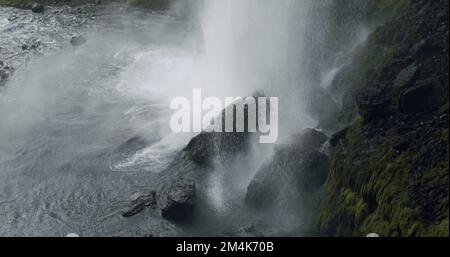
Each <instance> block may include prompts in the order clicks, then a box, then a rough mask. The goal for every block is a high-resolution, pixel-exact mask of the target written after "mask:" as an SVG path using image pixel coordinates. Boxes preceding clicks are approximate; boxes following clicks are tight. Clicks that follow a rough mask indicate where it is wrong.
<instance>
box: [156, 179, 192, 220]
mask: <svg viewBox="0 0 450 257" xmlns="http://www.w3.org/2000/svg"><path fill="white" fill-rule="evenodd" d="M194 198H195V181H193V180H189V179H178V180H176V181H174V182H172V183H169V184H166V185H165V186H163V188H161V190H160V191H159V192H158V198H157V199H158V208H159V209H160V212H161V216H162V217H164V218H166V219H168V220H172V221H175V222H186V221H189V220H190V219H191V218H192V215H193V212H194V207H195V203H194Z"/></svg>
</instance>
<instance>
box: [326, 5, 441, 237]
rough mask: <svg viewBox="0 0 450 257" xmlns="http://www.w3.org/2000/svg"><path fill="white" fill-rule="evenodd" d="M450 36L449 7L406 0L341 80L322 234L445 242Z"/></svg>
mask: <svg viewBox="0 0 450 257" xmlns="http://www.w3.org/2000/svg"><path fill="white" fill-rule="evenodd" d="M378 2H379V3H381V1H378ZM383 2H384V1H383ZM387 2H389V1H387ZM374 4H375V2H374ZM448 37H449V34H448V1H425V0H413V1H410V4H408V7H407V8H406V9H404V10H402V11H400V12H398V13H397V14H395V15H393V16H392V19H390V20H388V21H386V23H385V24H383V25H381V26H380V27H378V28H377V29H376V30H375V31H374V32H373V33H372V34H371V35H370V37H369V39H368V41H367V43H366V45H365V46H364V47H363V48H361V49H359V52H358V53H357V54H356V55H355V57H354V59H353V64H352V65H351V66H349V68H347V69H345V71H342V73H341V74H338V76H337V77H338V78H340V85H348V87H346V89H345V92H344V95H345V97H344V103H343V108H342V110H341V122H343V123H352V125H351V127H350V128H348V129H346V130H344V131H341V132H340V133H338V134H337V135H336V137H335V139H333V140H332V142H330V143H331V145H332V146H333V147H332V150H331V174H330V177H329V179H328V181H327V183H326V188H325V195H324V200H323V202H322V206H321V208H320V215H319V222H318V230H319V233H320V234H321V235H325V236H364V235H367V234H369V233H377V234H379V235H380V236H448V234H449V228H448V224H449V223H448V220H449V218H448V216H449V211H448V206H449V205H448V204H449V203H448V197H449V186H448V180H449V176H448V175H449V170H448V162H449V160H448V133H449V132H448V88H449V84H448V62H449V60H448ZM352 74H354V75H352ZM349 114H351V115H349ZM358 114H359V117H358ZM355 119H356V120H355Z"/></svg>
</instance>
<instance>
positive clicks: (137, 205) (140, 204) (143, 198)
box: [122, 191, 156, 218]
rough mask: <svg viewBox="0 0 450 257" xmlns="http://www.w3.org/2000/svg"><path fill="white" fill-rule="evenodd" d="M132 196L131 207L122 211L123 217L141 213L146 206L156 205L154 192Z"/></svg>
mask: <svg viewBox="0 0 450 257" xmlns="http://www.w3.org/2000/svg"><path fill="white" fill-rule="evenodd" d="M132 198H134V199H132V202H131V207H130V208H129V209H127V210H126V211H124V212H123V213H122V216H123V217H126V218H129V217H132V216H134V215H136V214H138V213H141V212H142V211H144V210H145V209H147V208H150V207H155V206H156V192H155V191H151V192H149V193H145V194H139V195H135V196H133V197H132Z"/></svg>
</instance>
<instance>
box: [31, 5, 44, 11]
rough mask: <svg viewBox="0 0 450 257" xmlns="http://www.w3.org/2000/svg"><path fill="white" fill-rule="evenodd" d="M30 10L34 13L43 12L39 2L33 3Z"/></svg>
mask: <svg viewBox="0 0 450 257" xmlns="http://www.w3.org/2000/svg"><path fill="white" fill-rule="evenodd" d="M31 11H32V12H34V13H42V12H44V6H43V5H42V4H40V3H33V5H32V6H31Z"/></svg>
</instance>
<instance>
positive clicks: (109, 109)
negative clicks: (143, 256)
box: [0, 0, 358, 236]
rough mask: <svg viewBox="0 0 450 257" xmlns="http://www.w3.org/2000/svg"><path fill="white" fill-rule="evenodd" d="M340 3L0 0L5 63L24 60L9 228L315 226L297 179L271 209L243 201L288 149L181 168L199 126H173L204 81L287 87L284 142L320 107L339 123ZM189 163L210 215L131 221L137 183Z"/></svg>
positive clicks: (11, 162) (8, 172) (14, 87)
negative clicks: (333, 23) (167, 6)
mask: <svg viewBox="0 0 450 257" xmlns="http://www.w3.org/2000/svg"><path fill="white" fill-rule="evenodd" d="M182 2H184V1H182ZM184 3H186V2H184ZM332 6H333V5H332V4H331V3H328V2H325V1H323V2H319V1H309V0H304V1H273V0H266V1H259V0H247V1H237V0H235V1H221V0H216V1H213V0H211V1H207V2H205V6H202V7H201V8H200V7H198V8H199V9H201V10H202V11H199V12H198V13H196V14H195V15H192V16H189V15H184V14H181V13H180V12H179V10H180V9H176V8H174V9H171V10H170V11H168V12H165V13H157V12H150V11H143V10H139V9H133V8H130V7H129V6H125V5H105V6H94V5H85V6H82V7H77V8H75V7H48V8H47V9H46V11H45V12H44V13H42V14H36V13H32V12H31V11H29V10H20V9H14V8H9V7H0V60H1V61H2V62H3V66H11V67H13V68H14V72H13V73H12V75H11V76H10V77H9V79H8V80H7V82H6V84H5V85H2V84H0V121H1V122H0V236H65V235H67V234H69V233H77V234H79V235H81V236H150V235H151V236H180V235H213V236H214V235H251V236H254V235H258V236H260V235H263V236H266V235H275V236H280V235H288V236H291V235H295V236H298V235H302V234H303V233H305V231H306V230H307V229H308V228H307V226H308V224H307V223H308V222H309V221H307V220H306V219H305V220H303V219H302V218H301V217H300V216H299V215H298V213H299V212H308V210H305V209H306V208H304V206H301V204H300V203H297V201H296V200H295V201H294V202H290V200H289V199H291V198H289V197H290V195H291V193H292V192H290V191H289V189H286V190H285V193H286V194H284V193H283V194H280V196H279V197H280V199H277V201H278V202H277V204H276V205H275V206H276V207H275V210H274V211H272V212H269V213H263V212H261V213H256V212H254V210H253V209H251V208H250V207H249V206H246V205H245V204H244V198H245V196H246V193H247V192H248V191H247V189H248V186H249V184H250V183H251V182H252V180H254V177H255V174H257V172H258V171H259V170H260V169H261V167H264V166H263V165H264V164H267V163H268V161H270V160H271V159H270V158H272V156H275V157H276V154H275V155H274V152H276V151H277V150H276V149H277V147H273V145H270V146H262V145H255V144H253V148H252V149H250V150H249V152H250V153H249V154H242V155H241V152H237V153H234V154H236V155H237V157H236V158H235V159H234V161H232V162H231V163H224V164H222V166H220V165H216V166H214V165H215V164H214V165H213V166H214V168H212V170H208V173H201V172H202V171H203V167H201V165H198V166H195V165H191V164H192V163H188V164H186V165H185V163H184V162H180V163H176V165H174V166H171V165H173V163H174V162H173V161H174V160H175V161H176V158H174V157H176V156H178V154H179V153H180V150H181V149H183V148H184V147H185V146H186V145H187V144H188V142H189V141H190V139H191V138H192V137H193V136H195V134H192V133H184V134H183V133H181V134H176V133H172V132H171V130H170V127H169V126H170V122H169V121H170V116H171V114H172V110H170V108H169V107H170V100H171V99H173V98H174V97H176V96H185V97H187V98H191V97H192V92H193V89H194V88H201V89H202V93H203V94H204V96H216V97H218V98H223V97H226V96H232V97H236V96H248V95H251V94H253V93H255V91H258V92H264V93H265V94H266V95H267V96H276V97H279V99H280V106H279V110H280V111H279V131H280V132H279V141H278V142H277V144H279V146H283V144H285V143H287V142H288V143H292V138H296V137H295V135H296V134H297V133H299V132H301V131H303V130H304V129H306V128H318V127H320V122H319V120H320V119H321V118H323V117H327V119H329V120H331V121H329V123H332V124H333V125H335V124H334V123H333V122H334V119H331V118H329V117H332V118H333V117H334V116H335V115H334V114H335V112H336V110H337V109H338V105H337V104H336V103H335V100H333V97H331V96H330V95H329V94H328V92H327V90H328V89H327V87H328V86H327V85H328V84H330V83H331V81H332V80H333V78H334V76H335V75H336V73H337V70H338V69H340V67H342V66H343V64H345V62H344V61H339V62H336V63H334V62H333V61H332V60H340V59H348V58H349V56H350V52H349V53H347V52H348V51H344V52H339V51H337V50H330V49H329V45H328V43H327V42H328V41H327V40H326V38H327V37H326V35H328V33H329V31H330V29H329V27H328V26H329V23H330V22H329V17H328V15H329V14H330V12H329V10H331V9H332ZM196 8H197V7H196ZM199 13H200V14H199ZM349 30H350V29H349ZM355 30H356V29H355ZM350 34H352V37H357V38H358V36H356V34H357V33H350ZM353 34H355V35H353ZM73 37H78V38H81V41H80V42H81V44H72V43H71V40H72V39H73ZM84 39H85V41H86V42H83V41H84ZM348 41H357V40H356V39H354V40H353V39H351V40H350V39H349V40H348ZM353 43H354V42H353ZM345 48H347V49H351V48H350V47H348V46H346V47H345ZM336 49H338V48H336ZM339 56H341V58H339ZM342 56H344V57H345V58H342ZM0 68H1V67H0ZM311 109H313V110H317V109H318V110H319V111H316V112H314V111H311ZM324 113H325V114H326V115H324ZM322 123H323V124H326V122H325V123H324V122H322ZM318 124H319V125H318ZM324 126H325V125H324ZM324 126H323V127H324ZM330 127H332V126H330ZM333 129H334V128H333ZM330 130H331V129H330ZM310 131H311V130H310ZM320 133H322V132H320ZM322 134H324V133H322ZM291 136H294V137H291ZM324 137H325V138H326V136H325V134H324ZM200 144H201V143H200ZM213 147H215V146H213ZM225 147H226V146H225ZM231 148H233V147H231ZM281 148H282V147H281ZM206 149H214V148H206ZM196 150H197V149H196ZM303 150H305V149H303ZM303 150H302V151H303ZM306 150H311V149H306ZM317 151H319V150H317ZM321 151H322V150H321ZM208 154H209V153H205V155H208ZM296 154H298V153H296ZM320 154H322V153H320ZM295 158H296V157H295ZM295 158H292V159H289V160H285V161H284V162H285V163H286V162H289V161H290V160H295ZM275 160H276V158H275ZM272 161H273V160H272ZM299 162H300V161H299ZM297 164H298V163H297ZM181 165H184V166H183V167H180V166H181ZM274 167H275V168H274V169H284V168H283V167H284V166H283V164H282V165H281V166H280V165H277V164H275V165H274ZM181 170H183V171H186V170H188V171H189V172H191V174H196V175H198V176H203V177H202V180H203V182H202V183H203V184H202V183H198V184H197V185H198V188H199V191H201V192H200V193H196V197H197V196H198V195H200V196H199V197H200V198H201V200H202V201H203V202H202V203H201V206H197V210H196V215H197V214H199V213H200V214H199V215H198V216H199V217H200V218H199V220H197V221H200V222H197V223H195V224H194V225H193V226H181V225H176V224H175V223H171V222H169V221H167V220H165V219H163V218H161V215H159V213H154V212H151V211H150V210H149V211H148V212H146V213H145V214H142V215H136V216H133V217H131V218H124V217H122V212H123V211H124V210H125V209H126V208H127V207H129V204H130V201H131V199H133V198H135V197H136V195H137V193H140V192H145V191H148V190H149V189H154V188H157V187H158V186H159V185H160V184H162V181H167V180H168V179H171V178H177V176H178V175H180V173H181V172H182V171H181ZM280 172H281V171H280ZM283 172H284V171H283ZM199 174H201V175H199ZM280 184H281V183H280ZM197 185H196V190H197ZM271 186H272V187H276V186H278V187H283V186H281V185H269V187H271ZM202 197H203V198H202ZM282 198H286V199H282ZM202 208H204V209H202ZM255 224H256V225H255Z"/></svg>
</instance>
